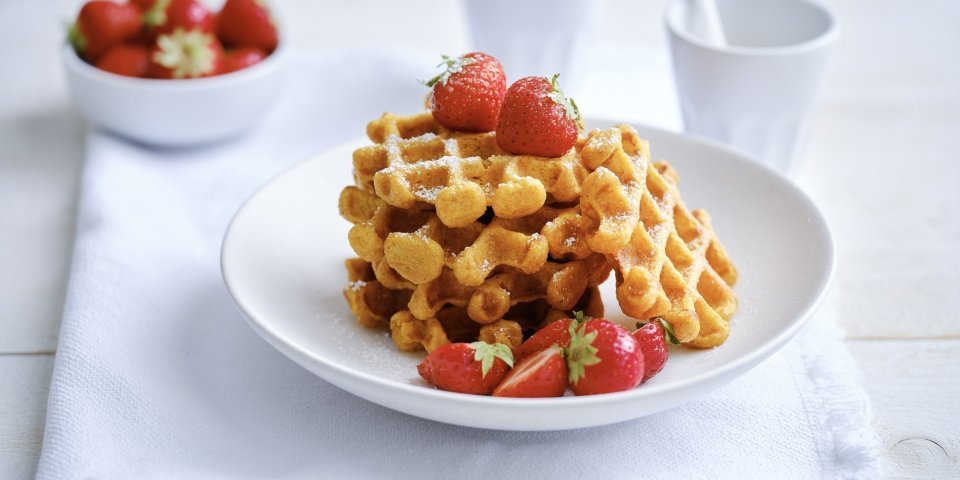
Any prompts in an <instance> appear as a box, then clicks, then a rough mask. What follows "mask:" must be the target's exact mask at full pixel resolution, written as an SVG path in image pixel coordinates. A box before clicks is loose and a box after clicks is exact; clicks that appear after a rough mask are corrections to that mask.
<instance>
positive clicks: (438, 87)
mask: <svg viewBox="0 0 960 480" xmlns="http://www.w3.org/2000/svg"><path fill="white" fill-rule="evenodd" d="M438 66H441V67H445V69H444V71H443V73H441V74H439V75H437V76H436V77H433V78H432V79H430V81H428V82H426V85H427V86H428V87H433V91H432V92H431V94H430V99H429V103H430V110H431V111H432V112H433V118H435V119H436V120H437V122H439V123H440V125H443V126H444V127H447V128H450V129H453V130H462V131H466V132H489V131H492V130H493V129H494V128H496V126H497V117H498V116H499V115H500V106H501V105H502V104H503V96H504V94H505V92H506V90H507V76H506V74H504V73H503V66H502V65H500V61H499V60H497V59H496V58H493V57H491V56H490V55H487V54H485V53H480V52H474V53H468V54H466V55H463V56H460V57H456V58H451V57H448V56H446V55H444V56H443V63H441V64H440V65H438Z"/></svg>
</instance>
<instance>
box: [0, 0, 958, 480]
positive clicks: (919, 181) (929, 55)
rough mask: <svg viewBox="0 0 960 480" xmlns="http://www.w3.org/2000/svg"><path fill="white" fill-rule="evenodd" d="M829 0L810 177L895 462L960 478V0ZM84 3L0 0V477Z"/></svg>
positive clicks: (27, 367) (352, 39)
mask: <svg viewBox="0 0 960 480" xmlns="http://www.w3.org/2000/svg"><path fill="white" fill-rule="evenodd" d="M282 3H283V5H284V7H285V10H286V13H287V15H286V17H287V19H288V23H289V26H288V28H289V33H290V34H291V41H292V42H293V43H294V44H295V46H296V47H297V48H299V49H325V48H336V47H384V46H396V47H399V48H406V49H418V50H422V51H426V52H430V53H441V52H446V53H456V52H461V51H466V50H467V49H468V48H469V35H468V32H467V26H466V21H465V18H464V13H463V11H462V7H461V4H460V3H458V2H451V1H442V0H431V1H421V2H382V3H381V2H373V1H346V0H341V1H324V2H317V1H309V0H300V1H292V0H289V1H286V2H282ZM829 3H830V4H831V5H832V6H833V8H834V10H835V11H836V12H837V14H838V15H839V17H840V19H841V22H842V24H843V31H842V34H841V39H840V42H839V43H838V44H837V46H836V50H835V52H834V53H835V55H834V58H833V61H832V63H831V65H830V70H829V73H828V77H827V81H826V90H825V93H824V97H823V101H822V102H821V105H820V108H819V110H818V114H817V116H816V123H815V125H814V128H813V132H812V136H811V138H810V141H809V143H808V146H807V149H806V154H805V158H804V163H803V166H802V168H801V169H800V172H799V176H798V178H799V181H800V183H801V184H802V185H803V186H804V187H805V188H806V189H807V191H808V192H810V194H811V195H812V196H813V197H814V199H815V200H817V201H818V203H819V204H820V205H821V207H822V208H823V209H824V211H825V212H826V214H827V217H828V219H829V221H830V222H831V225H832V226H833V228H834V232H835V234H836V240H837V244H838V247H839V266H838V270H837V276H836V282H835V284H834V288H833V291H832V293H831V296H832V301H833V303H834V304H835V305H837V306H838V308H839V311H840V314H841V322H842V326H843V327H844V329H845V330H846V331H847V333H848V337H847V341H846V343H847V345H848V347H849V348H850V350H851V352H852V353H853V355H854V357H855V358H856V359H857V361H858V363H859V365H860V367H861V368H862V370H863V372H864V377H865V386H866V388H867V390H868V393H869V394H870V396H871V398H872V400H873V406H874V415H875V420H874V424H875V426H876V428H877V430H878V432H879V434H880V436H881V439H882V441H883V444H884V447H885V449H886V457H887V460H888V465H887V475H888V476H890V477H915V478H923V477H941V478H942V477H960V415H957V407H956V399H957V398H960V381H958V380H960V321H958V320H960V318H958V313H957V312H960V248H958V247H960V215H958V214H957V209H958V207H960V188H958V183H960V164H958V160H957V159H956V158H955V157H956V154H955V153H954V151H955V150H956V145H957V138H958V133H960V58H958V57H957V52H958V49H960V3H958V2H955V1H952V0H920V1H913V2H907V1H905V0H900V1H896V0H877V1H871V2H864V1H860V2H856V1H853V0H842V1H840V0H837V1H832V2H829ZM664 4H665V2H663V1H662V0H657V1H649V0H632V1H625V0H608V1H606V2H604V5H603V10H602V13H601V15H600V19H599V21H600V23H601V25H602V28H600V29H599V30H598V33H597V37H596V38H595V40H596V44H597V45H599V46H604V45H616V46H617V47H620V48H622V47H628V48H636V49H637V51H638V52H644V51H650V50H651V49H664V48H666V47H665V42H664V32H663V29H662V27H661V12H662V10H663V7H664ZM74 5H75V2H70V1H67V0H61V1H51V0H46V1H37V0H32V1H30V0H19V1H11V0H5V1H3V2H0V478H29V477H31V476H32V475H33V471H34V469H35V465H36V459H37V455H38V454H39V449H40V445H41V442H42V431H43V420H44V410H45V404H46V394H47V386H48V383H49V380H50V369H51V367H52V365H53V355H54V354H55V351H56V346H57V331H58V328H59V323H60V315H61V309H62V304H63V295H64V289H65V286H66V282H67V274H68V267H69V261H70V252H71V248H72V241H73V224H74V217H75V202H76V196H77V180H78V174H79V172H80V169H81V168H82V164H83V131H84V126H83V123H82V122H81V121H80V119H79V118H77V116H76V114H75V113H73V112H72V111H71V109H70V106H69V99H68V98H67V96H66V90H65V87H64V85H63V76H62V74H61V72H60V65H59V60H58V58H57V52H58V51H59V49H58V47H59V45H60V42H61V41H62V36H63V24H64V23H66V21H67V20H68V17H69V13H70V12H71V11H72V9H73V8H75V7H74ZM664 67H665V68H666V67H667V65H666V64H665V65H664ZM349 74H350V72H344V75H349ZM595 82H596V80H595V79H593V80H591V82H590V84H589V85H590V86H592V85H594V84H595ZM615 87H616V88H624V89H625V92H628V93H627V94H629V87H630V85H616V86H615ZM581 103H582V102H581ZM635 108H636V106H635V105H633V104H631V103H630V102H625V103H624V104H623V105H620V106H618V105H605V106H603V112H602V114H603V115H606V116H621V117H625V118H628V119H629V118H640V119H642V118H643V117H644V115H643V113H642V112H637V111H636V110H635ZM596 113H598V112H594V114H596ZM951 147H952V148H951ZM784 254H789V252H784Z"/></svg>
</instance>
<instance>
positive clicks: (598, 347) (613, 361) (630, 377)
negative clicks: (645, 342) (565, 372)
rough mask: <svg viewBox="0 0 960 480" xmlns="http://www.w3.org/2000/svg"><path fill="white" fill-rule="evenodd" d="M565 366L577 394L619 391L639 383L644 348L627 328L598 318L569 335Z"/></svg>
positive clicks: (571, 385) (641, 377) (641, 375)
mask: <svg viewBox="0 0 960 480" xmlns="http://www.w3.org/2000/svg"><path fill="white" fill-rule="evenodd" d="M567 367H568V368H569V369H570V376H569V380H570V388H571V389H572V390H573V393H575V394H577V395H594V394H598V393H610V392H619V391H622V390H629V389H631V388H633V387H636V386H637V385H639V384H640V381H641V380H642V379H643V352H642V351H641V350H640V345H638V344H637V341H636V340H634V338H633V337H632V336H630V332H628V331H627V329H625V328H623V327H621V326H620V325H617V324H616V323H613V322H609V321H607V320H604V319H599V318H597V319H593V320H590V321H588V322H587V323H584V324H583V325H581V326H580V328H578V329H577V330H576V331H575V332H574V333H573V335H571V338H570V347H568V348H567Z"/></svg>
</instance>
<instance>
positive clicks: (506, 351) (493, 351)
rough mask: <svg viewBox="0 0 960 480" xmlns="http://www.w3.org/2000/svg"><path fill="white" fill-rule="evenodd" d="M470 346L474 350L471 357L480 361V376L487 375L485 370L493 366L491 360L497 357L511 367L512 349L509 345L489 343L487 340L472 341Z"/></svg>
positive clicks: (487, 370)
mask: <svg viewBox="0 0 960 480" xmlns="http://www.w3.org/2000/svg"><path fill="white" fill-rule="evenodd" d="M470 346H471V347H473V349H474V351H475V352H474V354H473V359H474V360H476V361H478V362H480V373H481V376H482V377H486V376H487V372H489V371H490V369H491V368H493V361H494V360H495V359H497V358H499V359H500V360H503V361H504V362H505V363H506V364H507V365H509V366H511V367H513V351H511V350H510V347H508V346H506V345H504V344H502V343H494V344H489V343H487V342H473V343H471V344H470Z"/></svg>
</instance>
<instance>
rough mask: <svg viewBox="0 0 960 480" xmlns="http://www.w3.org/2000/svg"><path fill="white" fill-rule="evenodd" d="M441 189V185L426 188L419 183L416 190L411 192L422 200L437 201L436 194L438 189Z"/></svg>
mask: <svg viewBox="0 0 960 480" xmlns="http://www.w3.org/2000/svg"><path fill="white" fill-rule="evenodd" d="M443 189H444V186H443V185H437V186H436V187H431V188H427V187H426V186H424V185H420V186H419V187H417V190H416V191H414V192H413V194H414V195H415V196H416V197H417V198H419V199H421V200H423V201H426V202H430V203H433V202H436V201H437V195H439V194H440V191H441V190H443Z"/></svg>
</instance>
